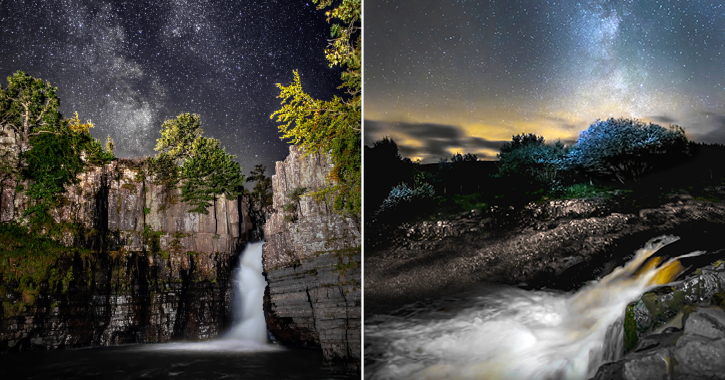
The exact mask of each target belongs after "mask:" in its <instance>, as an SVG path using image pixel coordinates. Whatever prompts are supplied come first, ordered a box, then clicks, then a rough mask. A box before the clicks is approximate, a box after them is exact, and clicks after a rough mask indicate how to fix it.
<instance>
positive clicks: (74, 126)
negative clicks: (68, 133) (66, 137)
mask: <svg viewBox="0 0 725 380" xmlns="http://www.w3.org/2000/svg"><path fill="white" fill-rule="evenodd" d="M68 122H69V123H70V124H69V126H70V129H71V130H72V131H73V132H77V133H83V134H89V133H90V130H91V128H93V127H95V125H93V123H92V122H91V120H90V119H89V120H88V121H86V122H85V123H81V120H80V118H78V111H76V113H75V116H73V117H72V118H70V119H68Z"/></svg>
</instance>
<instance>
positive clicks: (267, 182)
mask: <svg viewBox="0 0 725 380" xmlns="http://www.w3.org/2000/svg"><path fill="white" fill-rule="evenodd" d="M266 170H267V167H266V166H264V165H262V164H257V165H254V170H252V171H251V172H250V173H249V177H247V182H252V181H254V182H256V184H255V185H254V189H253V190H252V198H253V199H256V200H257V202H259V205H260V206H262V207H264V206H268V205H271V204H272V178H270V177H267V176H266V175H264V172H265V171H266Z"/></svg>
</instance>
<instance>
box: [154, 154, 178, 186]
mask: <svg viewBox="0 0 725 380" xmlns="http://www.w3.org/2000/svg"><path fill="white" fill-rule="evenodd" d="M146 169H147V171H148V173H149V174H150V175H152V176H153V178H154V183H155V184H156V185H162V186H164V187H166V188H167V189H174V188H176V185H177V184H178V183H179V179H180V178H179V177H180V175H181V173H180V168H179V165H177V164H176V161H175V160H174V159H173V158H172V157H171V156H170V155H168V154H166V153H160V154H159V155H157V156H156V157H149V158H148V159H147V160H146Z"/></svg>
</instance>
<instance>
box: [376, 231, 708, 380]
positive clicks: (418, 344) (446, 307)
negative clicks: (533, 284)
mask: <svg viewBox="0 0 725 380" xmlns="http://www.w3.org/2000/svg"><path fill="white" fill-rule="evenodd" d="M677 239H678V238H677V237H673V236H662V237H659V238H655V239H652V240H650V241H649V242H648V243H647V244H646V245H645V247H644V248H643V249H640V250H639V251H637V253H636V255H635V257H634V258H633V259H632V260H631V261H629V262H628V263H627V264H625V266H624V267H619V268H617V269H615V270H614V271H613V272H612V273H611V274H609V275H607V276H606V277H604V278H603V279H602V280H600V281H597V282H592V283H590V284H588V285H587V286H585V287H584V288H582V289H580V290H579V291H577V292H576V293H573V294H571V293H560V292H559V293H556V292H550V291H525V290H521V289H517V288H500V289H496V290H495V291H494V292H488V293H486V294H484V295H481V294H480V293H479V294H474V295H471V296H469V297H466V298H461V299H451V298H448V299H443V300H439V301H436V302H434V303H432V304H429V305H424V307H423V310H421V308H420V305H415V306H413V307H408V308H403V309H401V310H399V311H398V312H396V313H394V315H385V316H376V317H373V318H372V319H370V320H369V321H366V326H365V346H366V349H365V350H366V353H365V355H366V361H367V358H368V357H370V358H371V359H373V360H374V362H375V364H373V365H370V366H366V368H365V372H366V379H375V380H382V379H482V378H483V379H521V380H523V379H529V380H548V379H572V380H573V379H588V378H590V377H592V376H593V375H594V374H595V373H596V370H597V369H598V368H599V366H600V365H601V364H603V363H604V362H606V361H609V360H614V359H616V358H617V357H618V356H619V355H620V354H621V350H622V348H621V347H622V346H621V342H619V340H621V339H622V333H621V330H622V327H621V326H622V320H623V318H622V317H623V315H624V311H625V309H626V307H627V305H628V304H629V303H630V302H633V301H635V300H637V299H638V298H639V297H640V296H641V295H642V294H643V293H644V292H646V291H648V290H650V289H652V288H655V287H657V286H661V285H663V284H667V283H670V282H671V281H673V280H674V279H675V278H676V277H677V276H678V275H679V274H680V273H681V272H682V271H683V268H682V266H681V264H680V262H679V261H677V259H679V258H683V257H688V256H695V255H698V254H700V252H693V253H691V254H688V255H683V256H680V257H677V258H673V259H670V260H669V261H667V262H665V263H664V264H662V265H659V264H660V263H661V261H662V260H661V258H660V257H653V258H651V259H650V257H651V256H652V254H653V253H654V252H656V251H657V250H658V249H660V248H661V247H663V246H665V245H667V244H669V243H671V242H674V241H676V240H677ZM648 259H649V260H648ZM489 290H490V289H489ZM416 306H417V310H415V307H416Z"/></svg>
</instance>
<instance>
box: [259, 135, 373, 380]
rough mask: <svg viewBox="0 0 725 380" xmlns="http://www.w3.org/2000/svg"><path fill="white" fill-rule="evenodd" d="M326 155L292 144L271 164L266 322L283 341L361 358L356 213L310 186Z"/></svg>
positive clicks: (352, 364)
mask: <svg viewBox="0 0 725 380" xmlns="http://www.w3.org/2000/svg"><path fill="white" fill-rule="evenodd" d="M331 168H332V162H331V160H330V159H329V158H328V157H326V156H322V155H318V154H311V155H307V156H305V155H304V154H303V152H301V151H300V150H299V149H298V148H297V147H296V146H291V147H290V154H289V156H287V158H286V159H285V160H284V161H279V162H277V164H276V167H275V172H276V174H275V175H274V176H273V177H272V188H273V192H274V203H273V209H274V212H273V213H272V214H271V215H269V217H268V219H267V222H266V224H265V227H264V236H265V239H266V241H267V243H266V244H265V246H264V260H263V261H264V268H265V272H266V276H267V281H268V283H269V286H268V288H267V292H266V294H265V316H266V318H267V326H268V328H269V330H270V332H271V333H272V335H274V337H275V338H276V339H277V340H278V341H280V342H281V343H284V344H294V345H300V346H320V347H322V350H323V352H324V355H325V359H326V360H327V361H328V362H331V363H333V364H341V365H344V366H347V367H348V368H352V369H359V366H360V356H361V348H360V329H361V323H360V312H361V292H360V289H361V270H360V269H361V268H360V267H361V265H360V263H361V258H360V243H361V239H360V227H361V226H360V221H359V220H358V219H357V218H355V217H346V216H341V215H339V214H338V213H336V212H335V211H334V210H333V209H332V206H330V205H329V204H328V203H327V202H325V201H323V200H316V199H315V197H314V195H312V194H311V192H314V191H317V190H319V189H321V188H323V187H324V186H326V184H328V180H327V175H328V174H329V172H330V169H331Z"/></svg>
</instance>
